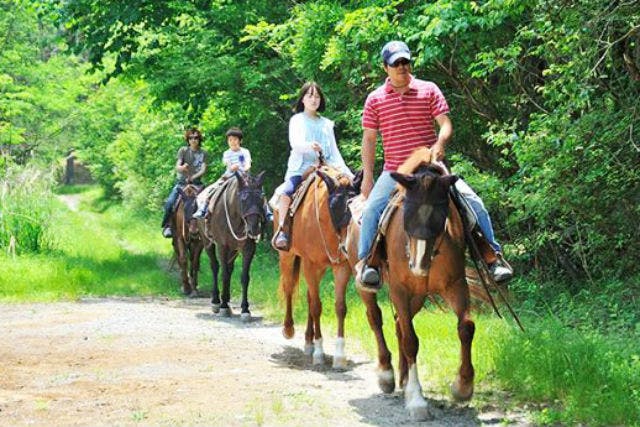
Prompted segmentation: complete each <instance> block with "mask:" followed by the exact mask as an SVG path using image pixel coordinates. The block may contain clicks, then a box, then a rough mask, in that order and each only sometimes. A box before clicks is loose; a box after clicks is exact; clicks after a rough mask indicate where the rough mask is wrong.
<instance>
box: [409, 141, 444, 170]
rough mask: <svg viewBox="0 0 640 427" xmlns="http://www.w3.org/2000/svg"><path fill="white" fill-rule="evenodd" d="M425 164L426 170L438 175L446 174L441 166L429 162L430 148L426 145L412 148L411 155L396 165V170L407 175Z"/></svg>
mask: <svg viewBox="0 0 640 427" xmlns="http://www.w3.org/2000/svg"><path fill="white" fill-rule="evenodd" d="M425 166H426V169H427V170H430V171H431V172H434V173H436V174H438V175H447V172H446V171H445V169H444V168H443V167H442V166H440V165H438V164H436V163H431V150H430V149H429V148H427V147H420V148H418V149H416V150H414V151H413V153H411V155H410V156H409V157H408V158H407V159H406V160H405V161H404V162H403V163H402V164H401V165H400V166H399V167H398V172H399V173H401V174H405V175H408V174H411V173H414V172H416V171H417V170H418V169H419V168H423V167H425Z"/></svg>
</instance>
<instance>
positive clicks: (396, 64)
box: [389, 58, 411, 68]
mask: <svg viewBox="0 0 640 427" xmlns="http://www.w3.org/2000/svg"><path fill="white" fill-rule="evenodd" d="M401 65H405V66H406V65H411V61H409V60H408V59H404V58H402V59H398V60H397V61H396V62H394V63H393V64H389V67H391V68H397V67H399V66H401Z"/></svg>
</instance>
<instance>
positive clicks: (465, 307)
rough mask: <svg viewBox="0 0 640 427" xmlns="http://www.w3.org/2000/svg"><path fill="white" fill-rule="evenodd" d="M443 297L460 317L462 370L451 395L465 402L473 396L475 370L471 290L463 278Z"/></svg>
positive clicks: (459, 331) (459, 333) (453, 385)
mask: <svg viewBox="0 0 640 427" xmlns="http://www.w3.org/2000/svg"><path fill="white" fill-rule="evenodd" d="M456 285H457V286H453V287H452V288H450V289H449V291H448V292H447V293H445V294H444V295H443V297H444V299H445V300H446V301H447V303H449V305H450V306H451V308H452V309H453V311H455V313H456V315H457V316H458V338H459V339H460V369H459V371H458V375H457V376H456V379H455V381H454V382H453V383H452V384H451V394H452V395H453V397H454V398H455V399H456V400H460V401H464V400H469V399H471V396H473V379H474V375H475V373H474V369H473V364H472V362H471V343H472V342H473V335H474V333H475V330H476V326H475V324H474V323H473V320H471V317H470V314H469V290H468V288H467V286H466V283H465V279H464V278H461V279H460V280H459V281H458V282H456Z"/></svg>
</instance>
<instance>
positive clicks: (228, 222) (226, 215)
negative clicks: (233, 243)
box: [222, 189, 249, 242]
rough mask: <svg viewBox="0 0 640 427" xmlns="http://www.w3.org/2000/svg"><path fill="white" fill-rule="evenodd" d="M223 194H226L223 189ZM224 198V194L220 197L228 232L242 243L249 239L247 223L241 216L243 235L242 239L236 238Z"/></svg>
mask: <svg viewBox="0 0 640 427" xmlns="http://www.w3.org/2000/svg"><path fill="white" fill-rule="evenodd" d="M224 192H225V193H227V191H226V189H224ZM225 196H226V194H224V195H223V196H222V199H223V203H224V215H225V218H226V220H227V226H228V227H229V231H230V232H231V235H232V236H233V238H234V239H236V240H237V241H239V242H242V241H244V240H247V238H248V237H249V232H248V231H247V221H246V220H245V219H244V217H243V216H241V218H242V222H243V223H244V231H245V234H244V236H243V237H238V235H237V234H236V233H235V231H234V230H233V225H231V218H230V217H229V206H228V204H227V197H225Z"/></svg>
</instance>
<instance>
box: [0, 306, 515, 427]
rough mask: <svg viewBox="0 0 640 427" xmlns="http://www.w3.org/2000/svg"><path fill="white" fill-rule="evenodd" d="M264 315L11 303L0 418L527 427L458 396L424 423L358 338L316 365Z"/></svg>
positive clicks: (0, 349)
mask: <svg viewBox="0 0 640 427" xmlns="http://www.w3.org/2000/svg"><path fill="white" fill-rule="evenodd" d="M234 309H235V310H234V313H239V309H238V307H234ZM256 315H257V317H254V318H253V319H252V321H251V322H249V323H242V322H241V321H240V319H239V317H238V316H237V314H236V315H234V316H232V317H231V318H220V317H217V316H214V315H213V314H212V313H211V311H210V309H209V306H208V300H207V299H194V300H161V299H140V298H136V299H91V300H84V301H81V302H78V303H71V302H69V303H53V304H19V305H15V304H13V305H6V304H3V305H0V332H1V334H2V338H3V343H2V345H0V360H2V364H1V365H0V425H7V426H9V425H10V426H20V425H47V426H48V425H56V426H63V425H92V426H95V425H145V426H146V425H162V426H163V425H167V426H169V425H171V426H173V425H194V426H195V425H197V426H208V425H212V426H256V425H265V426H383V427H390V426H398V425H401V426H410V425H420V426H441V425H445V426H474V425H481V424H499V423H502V422H510V423H512V425H525V423H524V422H523V421H522V420H521V419H520V418H517V417H516V418H513V417H512V416H508V415H505V414H501V413H492V412H484V413H478V412H477V410H476V409H474V408H473V407H470V406H465V405H456V404H454V403H452V402H451V401H450V400H445V401H436V400H430V404H431V405H432V408H433V412H434V416H435V418H434V419H433V420H432V421H427V422H421V423H414V422H412V421H411V420H410V419H409V416H408V414H407V413H406V412H405V410H404V408H403V399H402V396H401V394H400V393H399V392H396V393H394V394H392V395H383V394H382V393H381V392H380V391H379V389H378V386H377V383H376V378H375V373H374V369H375V362H374V361H372V360H371V359H370V358H369V357H368V356H364V355H362V354H353V352H354V351H355V350H354V349H353V348H352V347H353V346H352V345H350V343H349V342H347V348H346V351H347V357H348V368H347V369H346V370H345V371H342V372H336V371H334V370H332V369H331V357H330V356H329V355H328V356H327V357H326V360H325V364H324V366H322V367H314V366H312V365H311V361H310V360H308V359H307V357H306V356H305V355H304V354H303V352H302V348H303V344H304V342H303V341H304V338H303V336H302V335H303V334H301V333H298V334H297V335H296V337H295V338H294V339H293V340H285V339H284V338H283V337H282V334H281V332H280V325H273V324H267V323H266V322H263V321H262V320H261V318H260V317H259V313H254V316H256ZM333 347H334V343H333V341H332V340H331V339H329V338H325V346H324V348H325V352H327V353H328V354H331V353H332V352H333Z"/></svg>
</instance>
